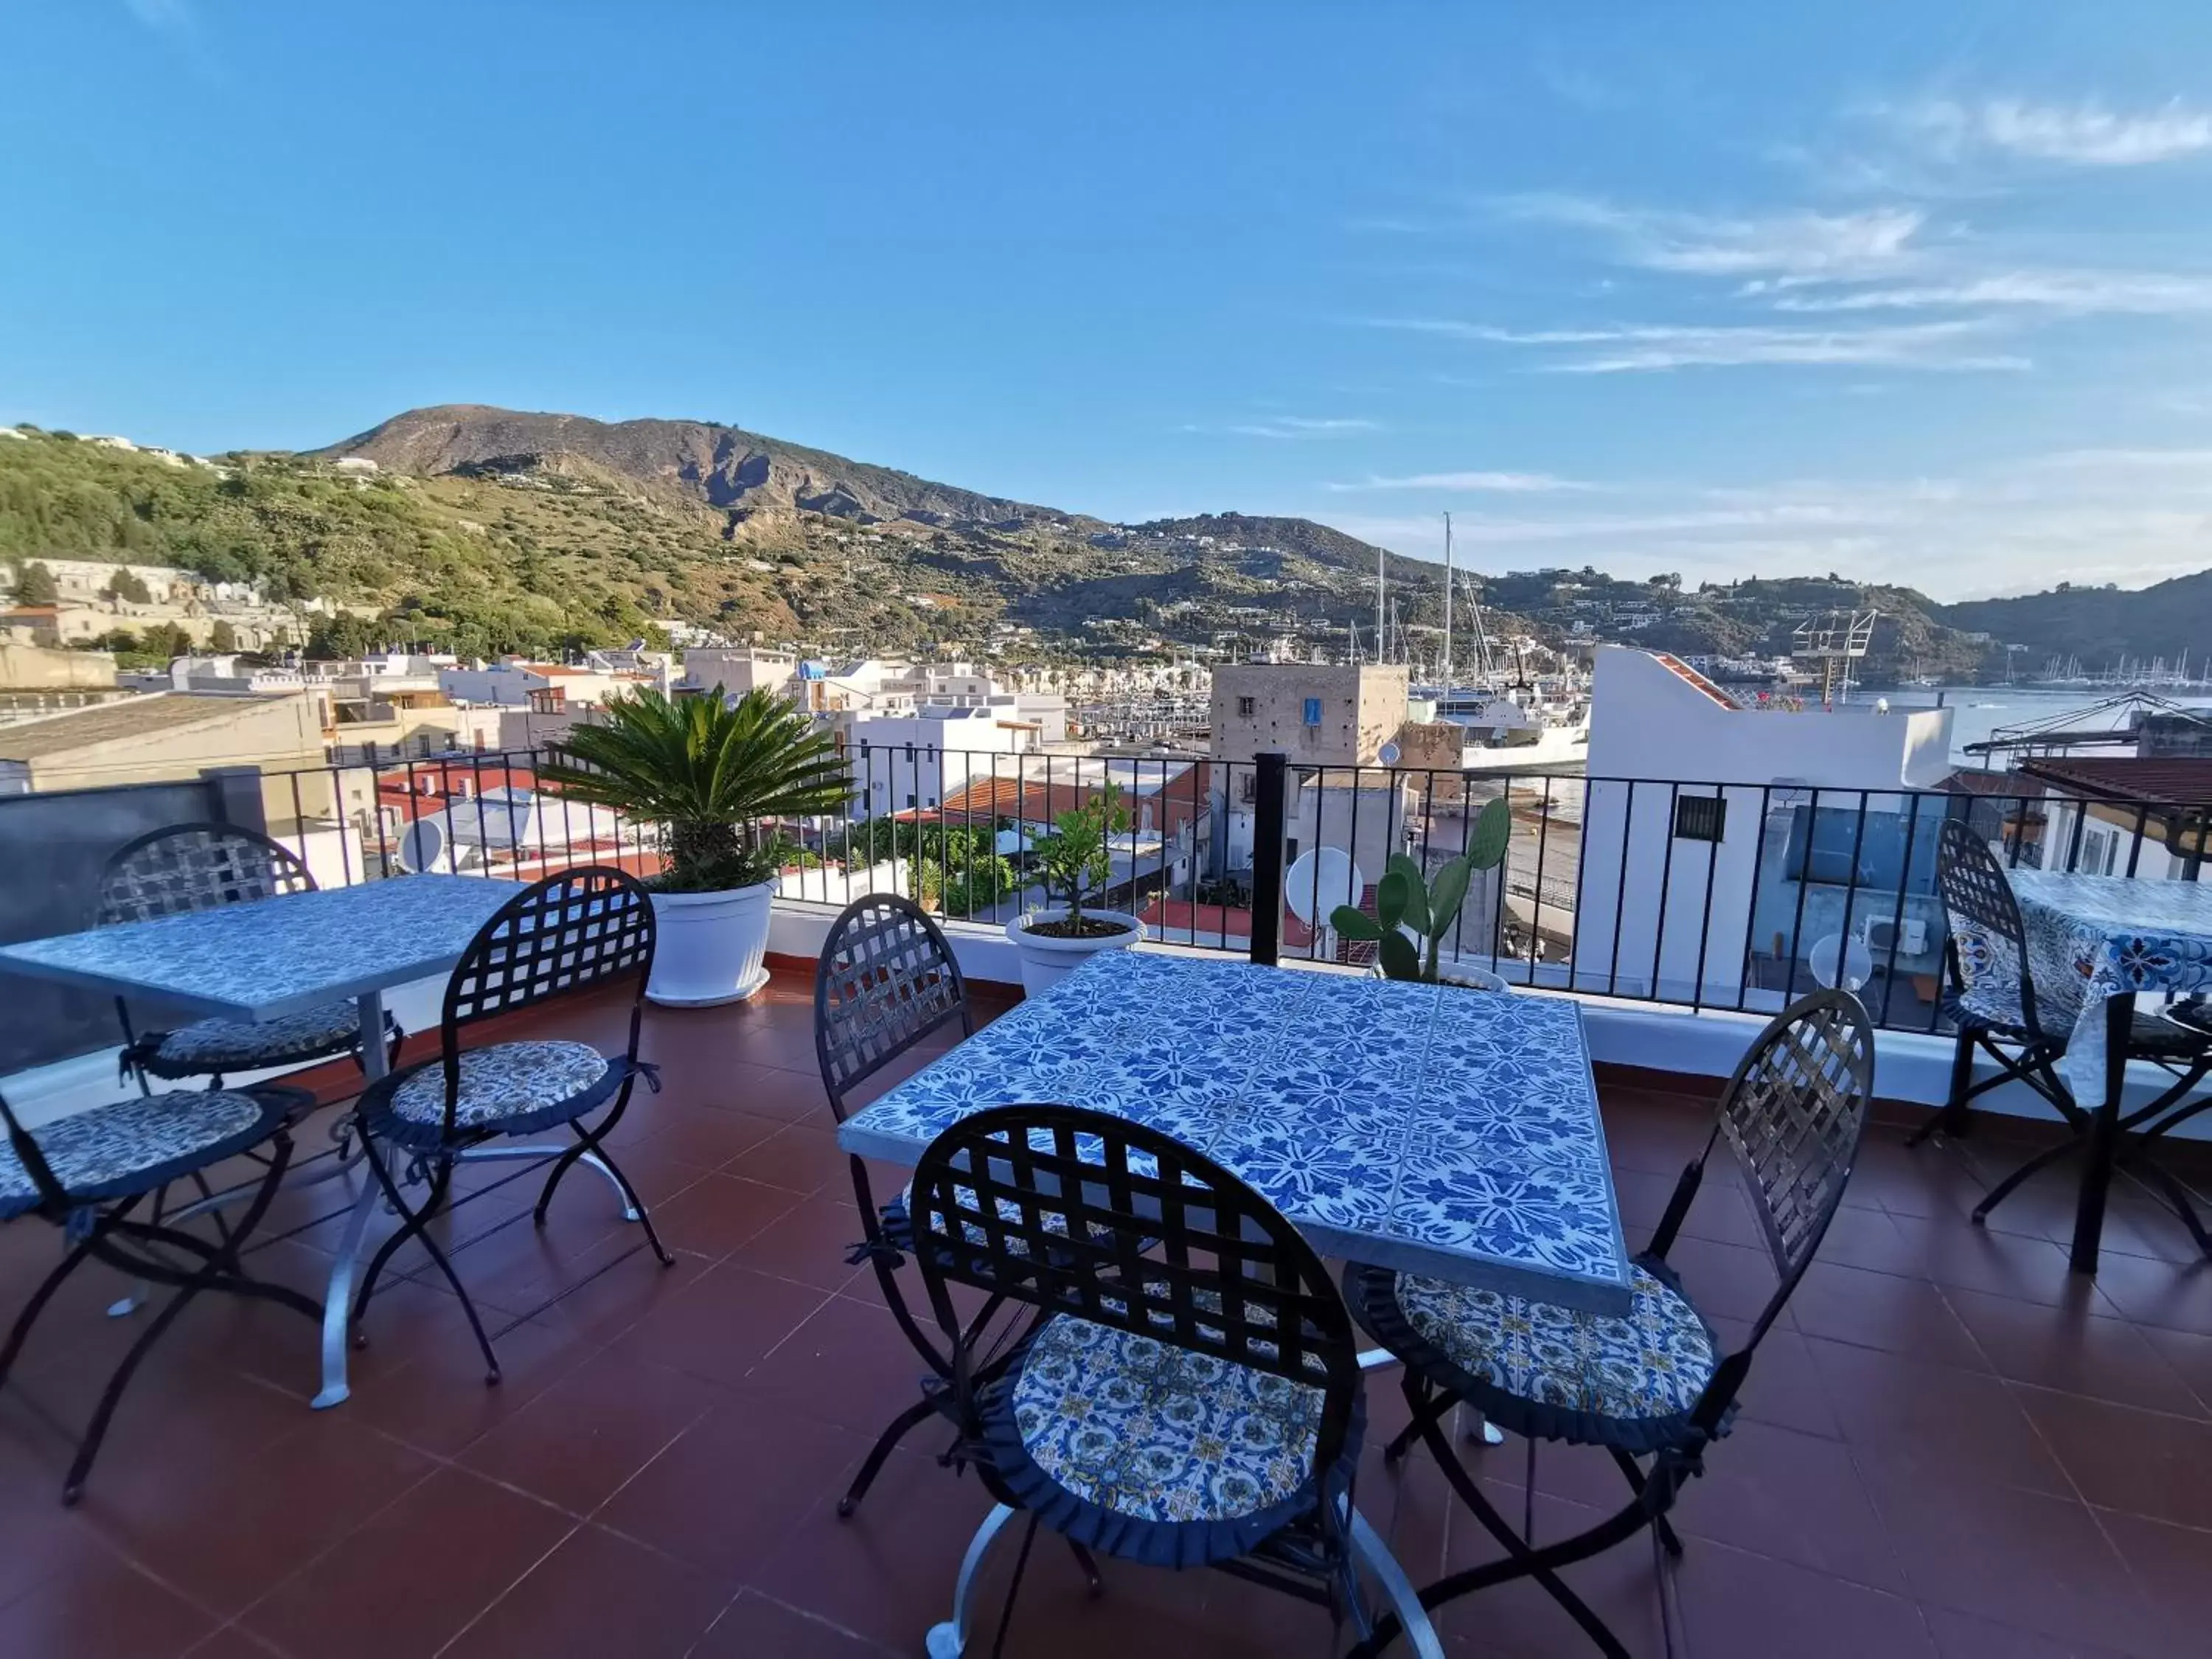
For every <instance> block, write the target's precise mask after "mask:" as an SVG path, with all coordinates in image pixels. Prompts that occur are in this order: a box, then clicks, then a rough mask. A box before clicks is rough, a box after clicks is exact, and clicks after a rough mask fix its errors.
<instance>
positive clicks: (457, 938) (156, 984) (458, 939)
mask: <svg viewBox="0 0 2212 1659" xmlns="http://www.w3.org/2000/svg"><path fill="white" fill-rule="evenodd" d="M519 891H520V888H519V887H517V886H516V884H514V883H513V882H509V881H497V880H491V879H488V878H485V877H483V876H437V875H422V876H396V877H393V878H391V879H390V880H387V881H372V882H364V883H363V884H361V885H360V886H358V887H332V888H327V889H325V890H322V891H320V892H313V893H288V894H284V895H282V896H278V897H276V898H265V899H257V900H255V901H253V902H252V903H247V904H226V905H224V906H222V908H219V909H213V910H195V911H191V912H190V913H188V914H186V915H176V916H158V917H155V919H154V920H153V921H127V922H118V923H117V924H116V925H115V926H113V927H96V928H94V929H92V930H90V931H89V932H87V933H63V934H59V935H57V936H56V937H54V938H52V939H27V940H25V941H24V942H22V943H21V944H18V945H5V946H0V969H13V970H15V971H16V972H18V973H25V974H34V975H39V976H40V977H41V978H46V979H57V980H62V981H66V982H68V983H70V984H72V985H82V986H86V987H90V988H92V989H94V990H101V991H111V992H114V993H117V994H121V995H129V994H131V993H132V992H142V993H143V992H151V993H155V994H159V995H161V996H163V997H167V998H170V999H173V1000H175V1001H178V1002H181V1003H184V1004H185V1005H187V1006H190V1007H191V1008H193V1009H195V1010H196V1011H197V1012H202V1013H208V1014H219V1015H222V1016H224V1017H226V1018H232V1019H277V1018H282V1017H283V1016H284V1015H286V1014H295V1013H299V1012H302V1011H304V1010H306V1009H309V1008H315V1007H319V1006H322V1005H324V1004H325V1003H331V1002H336V1001H337V1000H340V999H341V998H350V999H352V1000H353V1001H354V1002H355V1003H356V1005H357V1006H359V1008H360V1011H361V1030H362V1048H361V1058H362V1070H363V1071H364V1072H366V1073H368V1076H369V1077H371V1078H377V1077H381V1076H382V1075H383V1074H384V1073H385V1071H386V1056H385V1048H384V995H383V994H384V993H385V992H386V990H388V989H389V988H391V987H392V986H395V985H405V984H408V983H410V981H415V980H419V979H428V978H429V977H431V976H432V975H437V974H443V973H446V972H447V971H448V970H450V969H452V968H453V965H454V964H455V963H458V962H459V961H460V959H461V952H462V951H465V950H466V949H467V948H468V945H469V941H470V940H471V939H474V938H475V937H476V935H477V929H478V928H480V927H483V925H484V923H486V922H487V921H490V920H491V918H492V915H493V913H494V912H495V911H496V910H497V909H498V908H499V907H500V906H501V905H502V904H504V903H506V902H507V901H508V900H509V899H511V898H513V896H515V894H516V893H517V892H519ZM348 1167H350V1166H349V1165H348V1164H344V1163H343V1162H342V1163H340V1164H338V1165H337V1169H338V1170H343V1169H345V1168H348ZM311 1178H312V1179H322V1178H324V1176H314V1177H311ZM356 1211H358V1212H361V1213H362V1215H364V1216H365V1215H366V1213H367V1212H366V1210H365V1209H363V1207H362V1206H360V1205H358V1204H357V1205H356ZM347 1238H348V1240H349V1243H348V1244H347V1245H345V1246H344V1247H343V1248H342V1249H340V1250H339V1251H338V1253H337V1257H336V1259H335V1260H334V1261H333V1262H332V1264H331V1281H330V1287H329V1289H328V1291H327V1293H326V1294H325V1297H324V1301H323V1389H322V1392H321V1393H320V1394H319V1395H316V1396H315V1403H316V1405H318V1406H332V1405H336V1404H337V1403H338V1402H339V1401H343V1399H345V1397H346V1393H347V1387H346V1336H345V1320H346V1312H347V1307H348V1304H349V1294H348V1287H349V1286H350V1285H351V1284H352V1282H353V1264H354V1255H355V1253H356V1251H357V1250H358V1249H359V1247H360V1230H359V1227H358V1226H357V1225H356V1228H355V1229H354V1230H353V1231H350V1232H349V1233H348V1235H347Z"/></svg>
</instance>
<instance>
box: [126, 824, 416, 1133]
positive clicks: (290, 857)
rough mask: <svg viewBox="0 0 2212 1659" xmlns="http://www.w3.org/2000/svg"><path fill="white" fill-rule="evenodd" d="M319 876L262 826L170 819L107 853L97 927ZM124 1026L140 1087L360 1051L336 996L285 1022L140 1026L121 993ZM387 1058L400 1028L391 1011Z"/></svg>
mask: <svg viewBox="0 0 2212 1659" xmlns="http://www.w3.org/2000/svg"><path fill="white" fill-rule="evenodd" d="M314 890H315V878H314V877H313V875H312V874H310V873H309V872H308V870H307V866H306V865H305V864H303V863H301V861H300V859H299V858H298V856H297V855H296V854H294V853H293V852H292V850H291V849H290V848H288V847H285V846H284V845H283V844H282V843H281V842H275V841H271V840H270V838H269V837H268V836H264V835H262V834H260V833H259V832H258V831H257V830H252V829H240V827H239V826H237V825H236V824H229V823H183V824H173V825H171V826H170V827H169V828H167V829H156V830H155V831H153V832H152V833H151V834H149V835H144V836H139V837H138V839H137V840H136V841H134V842H130V843H128V844H127V845H125V847H123V848H120V849H119V850H118V851H117V852H116V853H115V854H114V855H113V856H112V857H111V858H110V859H109V860H107V866H106V869H105V870H104V871H102V872H101V874H100V896H99V901H98V904H97V907H96V909H95V911H94V917H93V925H94V927H112V926H114V925H115V924H117V923H118V922H126V921H149V920H151V919H153V918H154V917H156V916H174V915H186V914H189V913H191V912H195V911H200V910H214V909H220V908H222V906H224V905H227V904H251V903H253V902H257V901H258V900H261V899H266V898H275V897H276V896H279V895H282V894H286V893H311V892H313V891H314ZM115 1012H116V1017H117V1018H118V1019H119V1020H121V1022H122V1024H123V1041H124V1048H123V1067H124V1073H125V1076H131V1077H136V1078H137V1080H138V1085H139V1087H140V1088H141V1089H142V1090H143V1089H144V1088H145V1087H146V1086H147V1079H149V1078H164V1079H172V1080H180V1079H187V1078H206V1079H210V1084H211V1085H212V1086H215V1087H218V1088H219V1087H221V1086H222V1079H223V1078H224V1077H225V1076H226V1075H228V1074H229V1073H236V1072H247V1071H261V1070H265V1069H268V1068H270V1067H273V1066H301V1065H305V1064H307V1062H308V1061H310V1060H330V1059H332V1058H335V1057H336V1056H337V1055H340V1054H351V1055H352V1056H353V1057H354V1059H355V1060H356V1063H358V1062H359V1060H360V1058H361V1016H360V1014H359V1012H357V1011H356V1008H355V1006H354V1005H353V1004H352V1003H351V1002H349V1001H344V1000H340V1001H337V1002H332V1003H329V1004H326V1005H325V1006H321V1007H318V1008H310V1009H308V1010H307V1011H306V1012H302V1013H297V1014H291V1015H288V1016H286V1017H285V1018H282V1019H271V1020H258V1021H257V1020H250V1019H223V1018H216V1019H201V1020H194V1021H193V1022H192V1023H191V1024H188V1025H180V1026H179V1027H177V1028H176V1029H175V1030H167V1031H144V1032H139V1031H134V1030H133V1029H132V1022H131V1010H130V1006H129V1005H128V1004H127V1003H126V1002H125V1000H124V999H123V998H121V997H118V998H116V999H115ZM385 1034H386V1041H387V1042H389V1044H390V1045H391V1055H390V1059H391V1061H392V1063H393V1064H397V1063H398V1057H399V1043H400V1040H401V1038H402V1036H404V1033H403V1032H402V1031H401V1030H400V1029H399V1026H398V1022H397V1021H395V1020H393V1019H392V1018H391V1016H390V1015H386V1017H385Z"/></svg>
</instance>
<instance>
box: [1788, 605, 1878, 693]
mask: <svg viewBox="0 0 2212 1659" xmlns="http://www.w3.org/2000/svg"><path fill="white" fill-rule="evenodd" d="M1880 615H1881V611H1829V612H1828V613H1827V615H1826V616H1825V617H1808V618H1807V619H1806V620H1805V621H1803V622H1801V623H1798V624H1797V626H1796V628H1795V629H1792V630H1791V632H1790V639H1791V641H1793V643H1792V645H1791V646H1790V655H1791V656H1792V657H1794V658H1796V659H1799V660H1801V661H1805V662H1812V663H1817V664H1818V665H1820V707H1821V708H1834V707H1835V706H1836V686H1837V683H1838V678H1840V679H1841V681H1842V683H1843V684H1844V685H1846V686H1848V685H1849V684H1850V665H1851V664H1852V663H1854V662H1856V661H1857V660H1858V659H1860V658H1861V657H1863V656H1865V655H1866V653H1867V646H1868V644H1869V641H1872V640H1873V638H1874V623H1875V617H1879V616H1880Z"/></svg>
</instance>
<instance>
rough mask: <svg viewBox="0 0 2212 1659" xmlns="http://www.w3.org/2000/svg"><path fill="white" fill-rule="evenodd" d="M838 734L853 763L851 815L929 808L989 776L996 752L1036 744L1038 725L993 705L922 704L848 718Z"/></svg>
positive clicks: (1008, 767)
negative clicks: (1002, 714)
mask: <svg viewBox="0 0 2212 1659" xmlns="http://www.w3.org/2000/svg"><path fill="white" fill-rule="evenodd" d="M841 735H842V738H843V741H844V749H845V754H846V756H847V757H848V759H849V760H850V761H851V763H852V767H853V781H854V785H855V793H854V804H853V807H852V814H853V816H854V817H855V818H856V819H857V818H864V817H867V818H872V817H890V815H891V814H893V813H895V812H906V811H930V810H932V809H933V808H935V807H937V806H939V805H942V804H943V803H944V801H945V799H946V798H947V797H948V796H950V795H951V794H953V793H957V791H958V790H960V789H962V788H963V787H965V786H966V785H967V784H968V782H969V780H970V779H972V778H976V777H983V778H988V777H990V776H991V775H993V767H994V763H999V764H1000V766H1001V767H1002V768H1003V769H1004V770H1005V771H1006V774H1007V775H1012V772H1013V770H1014V768H1013V766H1012V765H1011V764H1007V763H1003V762H999V760H998V757H1001V756H1017V755H1022V754H1026V753H1029V752H1030V751H1033V750H1036V749H1038V748H1039V747H1040V746H1041V745H1040V744H1039V742H1038V739H1037V735H1036V728H1035V727H1034V726H1028V725H1024V724H1023V723H1020V722H1018V721H1012V720H1001V719H1000V718H999V715H998V712H997V711H996V710H994V709H991V708H925V709H921V710H917V711H916V712H915V713H914V714H905V715H890V714H886V715H868V716H865V717H861V718H857V719H854V720H852V721H851V723H850V724H849V725H848V726H845V727H844V728H843V730H842V733H841Z"/></svg>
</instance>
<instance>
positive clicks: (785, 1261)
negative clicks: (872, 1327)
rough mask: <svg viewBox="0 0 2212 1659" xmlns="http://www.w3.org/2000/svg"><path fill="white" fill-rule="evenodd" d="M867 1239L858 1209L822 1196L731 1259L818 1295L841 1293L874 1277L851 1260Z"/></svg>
mask: <svg viewBox="0 0 2212 1659" xmlns="http://www.w3.org/2000/svg"><path fill="white" fill-rule="evenodd" d="M725 1178H727V1177H725ZM765 1190H769V1191H773V1190H774V1189H773V1188H768V1189H765ZM835 1196H842V1194H835ZM865 1237H867V1232H866V1228H865V1226H863V1225H862V1223H861V1221H860V1212H859V1211H858V1210H856V1209H854V1207H853V1206H851V1205H849V1204H842V1203H837V1202H835V1201H833V1194H832V1193H829V1192H824V1193H817V1194H815V1195H814V1196H813V1197H812V1198H811V1199H808V1200H805V1202H804V1203H803V1204H801V1205H799V1206H798V1207H797V1208H796V1209H793V1210H791V1211H789V1212H787V1213H785V1214H783V1215H781V1216H779V1217H777V1218H775V1220H773V1221H771V1222H769V1224H768V1225H766V1226H765V1227H763V1228H762V1229H761V1230H760V1231H758V1232H757V1233H756V1234H755V1235H754V1236H753V1237H751V1238H750V1239H748V1240H746V1242H745V1243H743V1244H740V1245H739V1246H738V1248H737V1249H734V1250H732V1251H731V1252H730V1260H731V1261H733V1262H735V1263H736V1264H737V1265H738V1266H739V1267H750V1268H751V1269H752V1270H753V1271H754V1272H756V1273H773V1274H774V1275H775V1277H776V1278H778V1279H792V1280H794V1281H795V1282H797V1283H799V1284H801V1285H812V1286H814V1288H815V1289H817V1290H819V1291H839V1290H843V1289H844V1288H845V1287H846V1286H848V1285H850V1284H852V1282H853V1281H854V1279H856V1278H858V1277H860V1275H861V1274H863V1273H870V1270H869V1269H868V1268H867V1267H866V1266H864V1265H859V1264H855V1263H854V1262H853V1261H849V1260H848V1257H849V1256H850V1255H851V1254H852V1251H853V1247H854V1245H856V1244H858V1243H860V1241H861V1240H862V1239H864V1238H865ZM872 1276H873V1275H872V1273H870V1277H872Z"/></svg>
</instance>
